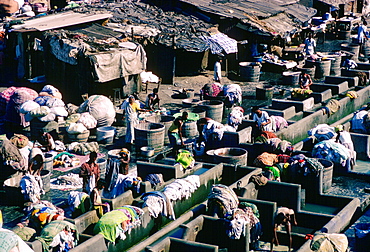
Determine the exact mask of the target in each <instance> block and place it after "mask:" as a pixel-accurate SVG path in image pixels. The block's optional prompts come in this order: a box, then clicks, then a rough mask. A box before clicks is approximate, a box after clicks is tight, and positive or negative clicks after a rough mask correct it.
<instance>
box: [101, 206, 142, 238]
mask: <svg viewBox="0 0 370 252" xmlns="http://www.w3.org/2000/svg"><path fill="white" fill-rule="evenodd" d="M143 214H144V212H143V210H142V209H140V208H138V207H134V206H123V207H120V208H119V209H116V210H113V211H110V212H108V213H106V214H104V215H103V216H102V217H101V218H100V220H99V221H98V223H96V225H95V227H94V234H102V235H103V236H104V238H105V239H107V240H109V241H111V242H113V243H115V242H116V239H121V240H124V239H126V235H125V232H130V231H131V229H132V228H134V227H136V226H139V225H140V224H141V221H140V216H141V215H143Z"/></svg>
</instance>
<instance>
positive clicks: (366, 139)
mask: <svg viewBox="0 0 370 252" xmlns="http://www.w3.org/2000/svg"><path fill="white" fill-rule="evenodd" d="M350 134H351V138H352V142H353V143H354V148H355V151H356V153H357V159H358V160H364V161H369V159H370V135H366V134H359V133H352V132H351V133H350Z"/></svg>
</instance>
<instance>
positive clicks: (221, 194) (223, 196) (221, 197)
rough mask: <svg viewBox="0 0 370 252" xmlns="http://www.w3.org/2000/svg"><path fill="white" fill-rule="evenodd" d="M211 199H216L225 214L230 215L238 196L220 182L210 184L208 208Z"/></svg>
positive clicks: (235, 205) (237, 201) (236, 205)
mask: <svg viewBox="0 0 370 252" xmlns="http://www.w3.org/2000/svg"><path fill="white" fill-rule="evenodd" d="M212 201H216V203H217V204H219V205H221V206H222V207H223V208H224V209H225V211H226V212H225V214H226V215H231V214H232V210H233V209H236V208H237V207H238V204H239V200H238V196H236V194H235V192H234V191H233V190H232V189H230V188H229V187H228V186H225V185H222V184H216V185H212V188H211V192H210V194H209V195H208V202H207V205H208V208H209V206H210V203H211V202H212Z"/></svg>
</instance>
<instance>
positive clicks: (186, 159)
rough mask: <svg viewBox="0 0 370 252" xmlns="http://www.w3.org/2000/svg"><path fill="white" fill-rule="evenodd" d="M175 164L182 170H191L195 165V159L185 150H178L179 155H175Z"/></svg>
mask: <svg viewBox="0 0 370 252" xmlns="http://www.w3.org/2000/svg"><path fill="white" fill-rule="evenodd" d="M176 162H179V163H180V164H181V167H182V168H183V169H192V168H193V167H194V164H195V159H194V157H193V154H191V153H190V152H189V151H187V150H179V154H177V157H176Z"/></svg>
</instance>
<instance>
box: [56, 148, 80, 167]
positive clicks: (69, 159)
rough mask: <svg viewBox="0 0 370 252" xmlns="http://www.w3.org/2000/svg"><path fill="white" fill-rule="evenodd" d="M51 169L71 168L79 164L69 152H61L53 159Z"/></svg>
mask: <svg viewBox="0 0 370 252" xmlns="http://www.w3.org/2000/svg"><path fill="white" fill-rule="evenodd" d="M53 159H54V162H53V167H54V168H57V167H64V168H67V167H73V166H76V165H78V164H80V160H79V159H78V158H76V157H75V155H73V154H71V153H69V152H61V153H59V154H57V155H56V156H55V157H54V158H53Z"/></svg>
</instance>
